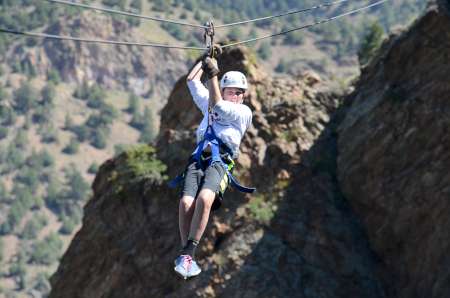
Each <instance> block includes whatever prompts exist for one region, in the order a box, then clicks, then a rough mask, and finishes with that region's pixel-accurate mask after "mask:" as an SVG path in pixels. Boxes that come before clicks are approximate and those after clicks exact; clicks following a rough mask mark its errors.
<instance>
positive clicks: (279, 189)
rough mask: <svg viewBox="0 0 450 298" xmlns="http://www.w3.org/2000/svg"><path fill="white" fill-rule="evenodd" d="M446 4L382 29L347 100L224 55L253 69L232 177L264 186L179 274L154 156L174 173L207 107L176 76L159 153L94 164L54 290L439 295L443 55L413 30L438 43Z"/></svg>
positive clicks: (443, 231) (217, 217)
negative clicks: (382, 40)
mask: <svg viewBox="0 0 450 298" xmlns="http://www.w3.org/2000/svg"><path fill="white" fill-rule="evenodd" d="M441 5H442V4H441ZM445 9H446V8H445V7H444V6H436V7H432V8H430V10H429V11H428V13H427V14H426V15H425V16H424V17H423V18H422V19H421V20H420V21H418V22H417V23H416V24H415V25H414V26H413V27H412V28H411V29H410V30H409V31H407V32H405V33H403V34H401V35H399V36H396V37H392V38H391V39H390V40H389V42H388V43H386V45H385V47H384V49H383V50H382V54H381V55H380V57H378V58H377V59H376V60H375V62H374V63H372V64H371V65H370V66H369V67H368V68H366V69H365V70H364V73H363V77H362V78H361V80H360V82H359V83H358V84H357V86H356V91H355V92H354V93H353V94H351V95H350V97H349V98H347V101H346V104H345V105H341V104H342V103H343V98H344V94H340V93H337V92H335V91H332V90H330V89H329V88H328V87H327V86H328V83H327V82H322V81H320V78H317V77H316V76H315V75H314V74H308V73H306V74H304V75H301V76H299V77H296V78H293V79H290V80H278V79H272V78H270V77H267V76H266V75H264V74H263V73H262V72H261V70H260V69H258V67H257V65H256V63H255V62H254V59H253V58H252V55H251V54H250V53H248V52H247V50H245V49H242V48H236V49H233V50H230V51H225V52H224V53H223V54H222V56H221V57H219V67H220V68H221V70H223V71H227V70H230V69H235V70H241V71H243V72H245V73H246V74H247V76H248V78H249V82H250V86H251V88H250V90H249V94H248V100H247V104H248V105H249V106H250V107H251V108H252V110H253V126H252V127H251V128H250V129H249V130H248V132H247V133H246V136H245V138H244V140H243V142H242V145H241V154H240V156H239V159H238V166H237V176H238V177H239V179H240V180H241V181H242V182H244V183H245V184H248V185H255V186H256V187H257V188H258V193H257V194H254V195H252V196H245V195H242V194H241V193H238V192H236V191H233V190H232V189H230V190H229V191H228V192H227V194H226V198H225V201H224V205H223V207H222V208H221V209H220V210H219V211H217V212H216V213H213V214H212V216H211V220H210V223H209V226H208V228H207V232H206V233H205V235H204V238H203V239H202V241H201V244H200V247H199V249H198V253H197V258H198V262H199V264H200V266H201V267H202V269H203V272H202V273H201V275H200V276H198V277H197V278H195V279H192V280H189V281H187V282H185V281H182V280H180V279H179V277H178V276H176V275H175V274H174V272H173V268H172V264H173V259H174V258H175V257H176V255H177V253H178V250H179V239H178V218H177V216H178V215H177V206H178V195H179V194H178V193H177V191H174V190H170V189H168V188H167V187H166V186H165V183H163V182H162V176H161V171H162V168H161V166H160V164H159V163H158V160H162V162H163V163H164V164H166V165H167V166H168V171H167V173H168V175H169V176H174V175H176V174H178V173H179V172H180V171H181V170H182V169H183V168H184V166H185V163H186V159H187V156H189V154H190V153H191V151H192V150H193V148H194V141H195V138H194V131H195V126H196V125H197V124H198V122H199V120H200V117H201V115H200V114H199V112H198V111H197V110H196V108H195V106H194V104H193V103H192V100H191V98H190V95H189V93H188V90H187V88H186V84H185V77H183V78H181V79H180V80H179V81H178V82H177V83H176V84H175V87H174V89H173V91H172V93H171V95H170V97H169V99H168V104H167V106H166V107H165V108H164V109H163V110H162V112H161V116H162V117H161V132H160V135H159V138H158V142H157V151H156V152H157V158H158V160H157V159H156V155H155V154H156V153H154V152H153V151H152V150H151V149H148V148H147V149H145V150H144V149H140V150H137V151H131V152H126V153H124V154H122V155H120V156H119V157H117V158H115V159H112V160H110V161H108V162H106V163H105V164H104V165H102V167H101V168H100V171H99V173H98V174H97V177H96V179H95V182H94V184H93V189H94V195H93V197H92V198H91V199H90V200H89V202H88V203H87V205H86V207H85V215H84V219H83V226H82V228H81V230H80V231H79V232H78V233H77V235H76V236H75V238H74V240H73V242H72V243H71V245H70V247H69V249H68V250H67V252H66V253H65V255H64V256H63V258H62V260H61V264H60V267H59V268H58V270H57V272H56V273H55V274H54V275H53V276H52V278H51V284H52V292H51V294H50V297H64V298H66V297H193V296H197V297H311V298H312V297H325V298H326V297H329V298H331V297H333V298H334V297H374V298H375V297H376V298H383V297H425V289H427V290H428V291H427V292H426V293H427V295H430V294H431V295H432V296H433V297H446V296H449V295H450V291H449V290H448V288H446V287H448V284H449V283H448V282H447V283H445V281H446V280H447V281H448V270H447V271H445V268H446V267H447V268H448V267H449V265H450V262H449V261H448V258H447V257H446V256H445V255H444V253H445V252H446V251H447V250H446V248H448V233H447V231H448V219H446V218H445V216H444V215H445V214H446V213H447V212H446V211H448V191H449V189H448V187H449V185H448V181H449V180H448V178H449V177H448V173H447V172H446V171H445V169H447V170H448V162H449V158H448V157H449V156H448V152H449V150H448V149H449V140H448V133H447V134H445V132H448V127H449V125H448V118H449V115H450V113H448V110H449V107H448V104H447V102H446V101H445V95H446V94H448V93H447V92H446V91H449V90H448V88H449V87H448V85H445V81H444V79H445V78H446V77H448V73H447V71H446V70H445V64H442V63H443V62H441V64H440V63H439V61H442V60H441V59H444V58H445V57H447V58H445V59H448V56H445V53H447V54H448V52H445V51H447V50H448V48H447V50H445V51H444V50H442V49H440V50H436V49H428V48H427V45H429V44H428V43H426V41H425V39H420V40H419V36H420V34H419V32H418V31H417V30H418V29H423V30H425V28H428V29H429V30H428V31H426V32H428V33H429V34H431V35H430V39H429V40H435V39H434V37H438V36H439V39H438V41H439V40H441V38H444V36H445V35H444V34H442V33H443V32H444V33H445V30H448V28H450V27H449V26H448V22H449V19H450V17H449V16H448V15H447V14H446V12H444V10H445ZM444 25H445V26H446V27H444ZM445 34H448V33H445ZM447 36H448V35H447ZM441 44H442V43H438V45H439V46H441ZM397 51H400V52H399V53H400V55H399V56H397V54H396V52H397ZM408 51H412V52H408ZM408 53H410V55H407V54H408ZM411 57H414V58H415V59H414V61H413V62H409V61H410V60H409V59H410V58H411ZM427 57H428V58H427ZM421 61H432V62H431V63H432V66H430V67H431V68H432V69H433V71H435V72H436V74H435V75H436V77H435V76H434V75H431V74H429V73H427V72H428V69H426V68H425V67H426V66H427V64H425V62H421ZM401 67H403V69H401ZM447 69H448V67H447ZM409 71H411V73H410V72H409ZM446 75H447V76H446ZM423 78H427V81H426V82H427V83H425V84H424V83H423V81H421V80H422V79H423ZM435 78H436V80H435ZM386 86H390V87H389V88H387V89H385V88H384V87H386ZM382 87H383V88H382ZM410 88H416V89H417V90H418V93H417V92H416V89H410ZM383 90H384V91H383ZM425 90H426V91H425ZM403 95H405V96H403ZM439 95H440V96H439ZM387 112H389V113H387ZM437 118H438V119H437ZM425 124H426V125H425ZM413 127H417V129H416V130H412V129H413ZM429 128H431V130H430V131H428V130H429ZM410 130H411V131H410ZM382 132H383V133H382ZM388 135H390V137H389V138H386V137H387V136H388ZM409 138H413V140H414V142H410V141H409V140H410V139H409ZM388 144H390V146H389V145H388ZM446 149H447V150H446ZM380 152H381V153H383V154H381V153H380ZM387 152H389V154H385V153H387ZM375 158H376V159H377V160H375ZM445 165H447V167H445ZM155 169H157V170H155ZM416 179H418V180H417V181H416ZM445 179H446V180H445ZM411 182H412V183H411ZM446 183H447V184H446ZM410 186H412V187H410ZM428 189H429V192H425V191H426V190H428ZM424 193H426V194H429V195H430V196H421V194H424ZM445 198H447V201H446V200H445ZM419 207H420V208H419ZM428 214H430V215H431V216H432V217H427V216H426V215H428ZM399 215H400V216H399ZM446 220H447V221H446ZM414 256H415V258H414ZM425 272H426V273H429V274H428V275H425Z"/></svg>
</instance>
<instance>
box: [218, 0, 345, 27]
mask: <svg viewBox="0 0 450 298" xmlns="http://www.w3.org/2000/svg"><path fill="white" fill-rule="evenodd" d="M348 1H350V0H340V1H335V2H330V3H323V4H319V5H316V6H313V7H309V8H303V9H297V10H291V11H288V12H284V13H280V14H276V15H272V16H267V17H261V18H256V19H251V20H247V21H240V22H235V23H229V24H224V25H218V26H216V28H224V27H230V26H236V25H241V24H247V23H252V22H258V21H262V20H269V19H273V18H279V17H284V16H287V15H291V14H297V13H302V12H307V11H311V10H315V9H319V8H322V7H328V6H333V5H336V4H340V3H343V2H348Z"/></svg>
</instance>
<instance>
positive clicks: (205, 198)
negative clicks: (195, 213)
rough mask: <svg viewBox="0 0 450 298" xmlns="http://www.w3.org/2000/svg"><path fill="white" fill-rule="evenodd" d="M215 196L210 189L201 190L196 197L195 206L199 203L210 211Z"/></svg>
mask: <svg viewBox="0 0 450 298" xmlns="http://www.w3.org/2000/svg"><path fill="white" fill-rule="evenodd" d="M215 197H216V194H215V193H214V192H213V191H212V190H210V189H202V190H201V191H200V193H199V194H198V197H197V204H199V203H201V204H203V206H204V207H205V208H208V209H210V208H211V206H212V204H213V203H214V199H215Z"/></svg>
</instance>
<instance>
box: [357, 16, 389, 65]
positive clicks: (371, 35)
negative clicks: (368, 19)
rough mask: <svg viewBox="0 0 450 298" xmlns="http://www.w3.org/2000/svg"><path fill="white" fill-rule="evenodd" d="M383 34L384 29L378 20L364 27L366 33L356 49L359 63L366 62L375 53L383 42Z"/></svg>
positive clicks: (363, 63)
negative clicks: (357, 49)
mask: <svg viewBox="0 0 450 298" xmlns="http://www.w3.org/2000/svg"><path fill="white" fill-rule="evenodd" d="M383 34H384V29H383V27H382V26H381V25H380V24H379V23H378V22H374V23H372V25H371V26H370V27H368V28H367V29H366V35H365V36H364V38H363V40H362V42H361V46H360V48H359V51H358V60H359V64H360V65H365V64H367V63H368V62H369V61H370V59H371V58H372V57H373V56H374V55H375V53H376V51H377V50H378V49H379V47H380V46H381V43H382V42H383Z"/></svg>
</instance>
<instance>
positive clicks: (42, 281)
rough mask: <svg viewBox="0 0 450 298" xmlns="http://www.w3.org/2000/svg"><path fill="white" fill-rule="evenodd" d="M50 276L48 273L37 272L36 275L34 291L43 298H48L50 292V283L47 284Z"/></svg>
mask: <svg viewBox="0 0 450 298" xmlns="http://www.w3.org/2000/svg"><path fill="white" fill-rule="evenodd" d="M49 278H50V276H49V275H48V273H45V272H39V273H38V274H37V275H36V279H35V284H34V287H33V288H34V289H35V290H37V291H39V292H40V293H42V294H43V297H48V293H49V292H50V289H51V287H50V282H49Z"/></svg>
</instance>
